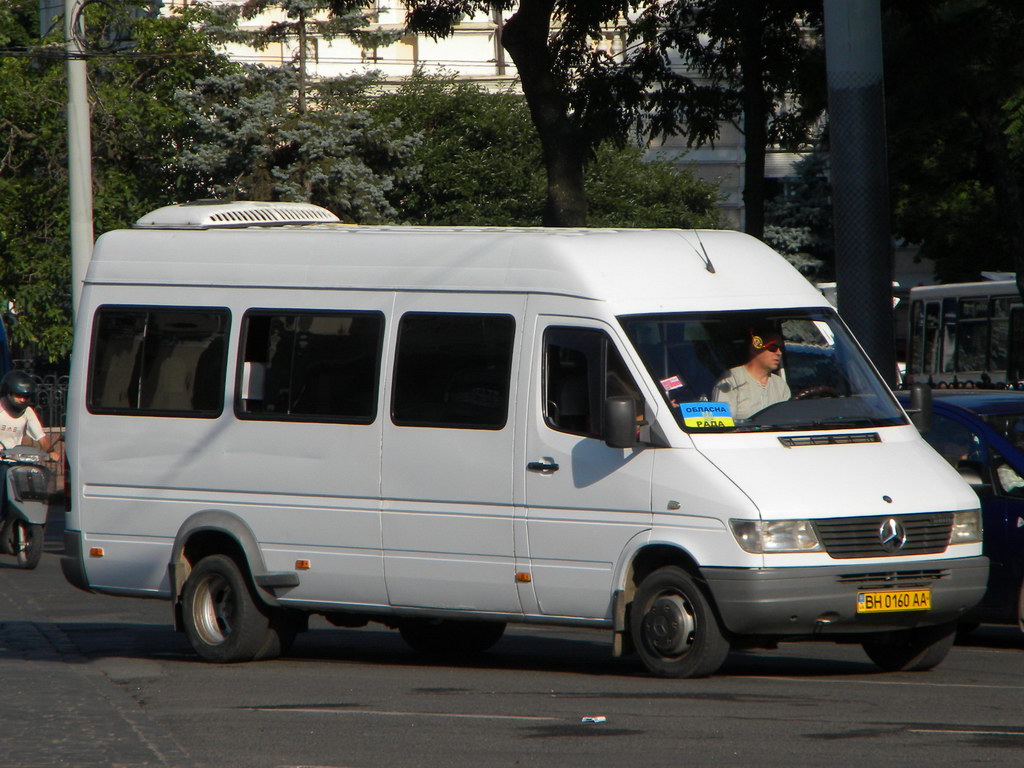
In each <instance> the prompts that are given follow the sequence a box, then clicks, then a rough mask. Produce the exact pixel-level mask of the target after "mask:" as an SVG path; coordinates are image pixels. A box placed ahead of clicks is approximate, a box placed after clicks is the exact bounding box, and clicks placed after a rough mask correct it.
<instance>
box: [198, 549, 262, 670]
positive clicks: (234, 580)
mask: <svg viewBox="0 0 1024 768" xmlns="http://www.w3.org/2000/svg"><path fill="white" fill-rule="evenodd" d="M182 618H183V619H184V624H185V635H186V636H187V637H188V641H189V643H190V644H191V645H192V648H193V649H195V652H196V653H197V654H199V656H200V658H202V659H204V660H205V661H212V662H217V663H227V662H239V661H252V660H254V659H257V658H271V657H272V656H275V655H277V654H278V653H280V652H281V650H282V644H281V643H280V642H279V638H277V637H276V636H275V633H274V632H273V631H272V630H271V622H270V619H271V612H270V610H269V608H268V607H267V606H264V605H263V604H262V603H261V602H260V601H259V600H258V598H256V596H255V595H254V594H253V592H252V588H251V587H250V586H249V583H248V581H247V580H246V578H245V576H244V575H243V574H242V572H241V570H240V569H239V567H238V565H237V564H236V563H235V561H234V560H232V559H231V558H230V557H226V556H225V555H209V556H207V557H204V558H203V559H202V560H200V561H199V562H198V563H197V564H196V566H195V568H193V569H192V572H191V573H190V574H189V577H188V579H187V580H186V581H185V589H184V590H183V591H182Z"/></svg>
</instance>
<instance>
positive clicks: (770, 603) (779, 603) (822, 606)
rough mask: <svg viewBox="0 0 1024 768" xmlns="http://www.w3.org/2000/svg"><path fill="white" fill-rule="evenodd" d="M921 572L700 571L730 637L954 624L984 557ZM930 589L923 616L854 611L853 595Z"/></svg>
mask: <svg viewBox="0 0 1024 768" xmlns="http://www.w3.org/2000/svg"><path fill="white" fill-rule="evenodd" d="M921 566H922V567H920V568H914V567H913V564H906V563H904V564H902V565H900V566H899V567H897V568H893V567H892V566H890V567H888V568H882V567H874V568H872V567H870V566H864V565H860V566H850V565H849V564H847V565H834V566H821V567H811V568H758V569H741V568H705V569H703V575H704V578H705V579H706V581H707V584H708V587H709V589H710V591H711V595H712V597H713V598H714V601H715V605H716V606H717V608H718V612H719V616H720V617H721V619H722V622H723V623H724V624H725V626H726V628H728V629H729V631H730V632H733V633H734V634H737V635H770V636H805V635H837V634H851V635H853V634H859V633H862V632H880V631H888V630H895V629H908V628H911V627H918V626H928V625H932V624H944V623H946V622H951V621H956V620H957V619H958V618H960V617H961V616H963V614H964V613H966V612H967V611H968V610H970V609H971V608H972V607H974V605H976V604H977V603H978V601H979V600H981V598H982V596H983V595H984V594H985V586H986V583H987V581H988V558H986V557H968V558H961V559H957V560H939V561H936V560H932V561H928V562H922V563H921ZM890 589H892V590H895V589H930V590H931V593H932V601H931V604H932V607H931V609H930V610H927V611H898V612H893V613H876V614H858V613H857V593H858V592H861V591H866V590H867V591H879V590H890Z"/></svg>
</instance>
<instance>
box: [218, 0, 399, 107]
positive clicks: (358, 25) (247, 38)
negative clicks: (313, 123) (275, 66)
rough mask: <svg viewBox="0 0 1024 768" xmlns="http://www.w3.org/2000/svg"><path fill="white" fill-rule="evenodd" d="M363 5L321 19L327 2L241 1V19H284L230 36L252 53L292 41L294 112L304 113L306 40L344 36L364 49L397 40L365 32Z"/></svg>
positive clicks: (306, 60)
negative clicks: (276, 15) (271, 15)
mask: <svg viewBox="0 0 1024 768" xmlns="http://www.w3.org/2000/svg"><path fill="white" fill-rule="evenodd" d="M365 5H366V3H365V2H356V3H354V4H352V5H351V6H350V7H348V8H345V9H343V10H342V11H341V12H340V13H337V14H334V15H331V16H329V17H328V18H323V16H322V12H323V11H326V10H329V8H330V2H329V0H245V2H244V3H242V5H241V6H240V8H238V9H237V10H238V12H239V13H240V15H241V18H243V19H247V20H251V19H255V18H257V17H258V16H260V15H261V14H263V13H265V12H267V11H269V10H278V11H281V12H282V13H283V14H284V19H279V20H276V21H272V22H271V23H269V24H268V25H267V26H266V27H263V28H259V29H255V30H251V31H246V30H242V29H239V28H236V27H232V29H231V32H230V36H231V37H232V38H233V39H235V40H238V41H240V42H243V43H246V44H248V45H251V46H252V47H253V48H255V49H256V50H264V49H266V48H267V47H268V46H270V45H271V44H273V43H279V44H281V45H287V44H288V43H289V42H291V41H292V39H294V40H295V41H296V46H295V56H294V58H293V60H292V65H293V67H294V68H295V73H296V76H297V82H296V86H295V92H296V98H297V109H298V111H299V112H305V111H306V99H307V96H308V93H307V89H308V87H309V80H308V74H309V73H308V66H307V62H308V57H309V40H310V38H312V37H317V38H323V39H324V40H334V39H335V38H338V37H342V36H344V37H348V38H350V39H353V40H355V41H357V42H359V43H361V44H363V45H364V46H372V45H387V44H388V43H390V42H393V41H394V40H396V39H397V37H398V35H397V34H395V33H389V32H371V31H367V30H366V29H365V27H366V23H367V21H369V16H368V15H367V14H366V13H365V12H364V11H363V10H362V8H363V6H365Z"/></svg>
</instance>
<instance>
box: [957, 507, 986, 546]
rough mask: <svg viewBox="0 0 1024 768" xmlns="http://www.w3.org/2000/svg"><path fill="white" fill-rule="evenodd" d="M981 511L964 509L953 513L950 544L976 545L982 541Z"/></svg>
mask: <svg viewBox="0 0 1024 768" xmlns="http://www.w3.org/2000/svg"><path fill="white" fill-rule="evenodd" d="M981 534H982V527H981V510H980V509H964V510H961V511H959V512H954V513H953V532H952V535H950V537H949V543H950V544H974V543H976V542H979V541H981Z"/></svg>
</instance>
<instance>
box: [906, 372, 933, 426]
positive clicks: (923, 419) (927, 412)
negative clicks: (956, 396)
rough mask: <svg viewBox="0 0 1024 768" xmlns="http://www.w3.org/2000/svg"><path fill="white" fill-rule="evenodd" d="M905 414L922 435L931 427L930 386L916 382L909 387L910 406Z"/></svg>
mask: <svg viewBox="0 0 1024 768" xmlns="http://www.w3.org/2000/svg"><path fill="white" fill-rule="evenodd" d="M907 415H908V416H910V421H911V423H912V424H913V425H914V426H915V427H917V431H918V432H920V433H921V434H922V435H923V434H925V433H926V432H927V431H928V430H929V429H931V428H932V388H931V387H930V386H929V385H928V384H924V383H921V382H917V383H915V384H913V385H912V386H911V387H910V407H909V408H907Z"/></svg>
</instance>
